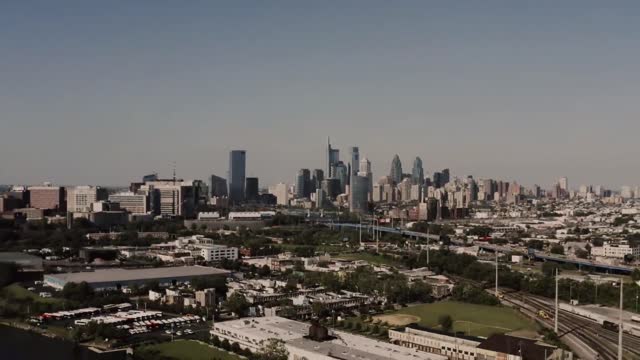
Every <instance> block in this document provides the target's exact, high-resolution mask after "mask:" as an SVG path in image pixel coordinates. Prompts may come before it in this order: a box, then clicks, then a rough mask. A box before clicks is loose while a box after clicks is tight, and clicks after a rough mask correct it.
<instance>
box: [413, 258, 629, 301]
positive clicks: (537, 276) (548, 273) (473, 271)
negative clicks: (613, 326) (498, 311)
mask: <svg viewBox="0 0 640 360" xmlns="http://www.w3.org/2000/svg"><path fill="white" fill-rule="evenodd" d="M430 255H431V256H430V262H429V264H427V262H426V252H424V251H423V252H421V253H419V254H412V255H409V256H408V257H407V258H406V259H405V264H406V265H407V266H409V267H411V268H415V267H423V266H429V267H430V268H431V270H433V271H435V272H437V273H441V274H449V275H456V276H461V277H464V278H466V279H469V280H473V281H477V282H481V283H485V284H487V285H488V286H492V285H493V282H494V280H495V266H494V265H492V264H487V263H481V262H479V261H478V260H477V258H475V257H474V256H470V255H466V254H462V255H459V254H455V253H453V252H450V251H448V250H446V249H441V250H439V251H435V252H432V253H431V254H430ZM564 267H565V266H563V265H559V264H556V263H552V262H546V263H544V264H543V267H542V273H527V274H523V273H520V272H517V271H512V270H511V269H509V268H508V267H507V266H504V265H500V266H499V268H498V271H499V285H500V286H504V287H508V288H511V289H514V290H518V291H525V292H529V293H531V294H534V295H539V296H545V297H550V298H551V297H554V296H555V280H554V278H553V276H554V273H555V270H556V268H557V269H558V271H562V270H563V269H564ZM632 278H634V279H640V270H637V271H634V274H633V275H632ZM596 287H597V291H596ZM624 290H625V293H624V303H625V307H626V308H627V309H628V310H632V311H635V310H636V295H638V294H640V287H639V286H626V287H625V288H624ZM458 291H460V290H458ZM463 293H464V292H463ZM619 293H620V289H619V288H618V287H617V286H615V285H613V284H610V283H607V284H600V285H596V284H595V283H594V282H592V281H583V282H578V281H574V280H570V279H561V280H560V281H559V297H560V299H562V300H564V301H569V300H571V299H576V300H578V301H580V302H581V303H592V304H602V305H607V306H616V305H617V304H618V301H619ZM470 297H471V296H469V298H470ZM462 298H467V296H464V297H462Z"/></svg>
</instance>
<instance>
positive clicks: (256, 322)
mask: <svg viewBox="0 0 640 360" xmlns="http://www.w3.org/2000/svg"><path fill="white" fill-rule="evenodd" d="M309 327H310V324H307V323H303V322H299V321H294V320H289V319H285V318H282V317H278V316H268V317H262V318H252V319H243V320H232V321H225V322H218V323H216V324H215V328H218V329H228V330H231V331H232V332H236V333H238V332H241V333H242V335H243V336H247V337H248V338H251V339H255V340H257V341H261V340H267V339H270V338H278V339H282V340H284V341H285V342H286V344H287V346H289V347H292V348H298V349H301V350H304V351H308V352H313V353H316V354H323V355H325V356H327V355H329V354H331V356H332V357H335V358H338V359H353V360H365V359H371V360H388V359H394V360H418V359H422V360H445V359H446V358H447V357H446V356H441V355H436V354H430V353H426V352H421V351H417V350H414V349H409V348H405V347H402V346H398V345H393V344H390V343H387V342H382V341H377V340H374V339H370V338H367V337H364V336H359V335H354V334H349V333H346V332H342V331H334V330H330V334H331V335H332V336H333V337H334V339H333V340H329V341H323V342H318V341H314V340H311V339H308V338H306V336H307V335H308V333H309Z"/></svg>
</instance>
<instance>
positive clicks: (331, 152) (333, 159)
mask: <svg viewBox="0 0 640 360" xmlns="http://www.w3.org/2000/svg"><path fill="white" fill-rule="evenodd" d="M338 161H340V150H338V149H334V148H332V147H331V140H330V139H329V138H327V173H326V174H327V177H335V175H336V174H334V173H333V169H335V167H336V165H338Z"/></svg>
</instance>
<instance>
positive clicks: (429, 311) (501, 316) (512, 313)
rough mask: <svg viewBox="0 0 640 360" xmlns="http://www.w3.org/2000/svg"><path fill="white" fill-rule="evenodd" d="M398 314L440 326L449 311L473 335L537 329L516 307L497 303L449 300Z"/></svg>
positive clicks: (457, 327) (460, 327)
mask: <svg viewBox="0 0 640 360" xmlns="http://www.w3.org/2000/svg"><path fill="white" fill-rule="evenodd" d="M396 314H401V315H404V316H402V317H401V318H400V319H399V320H404V321H405V322H407V321H409V322H410V320H411V319H412V317H413V319H415V320H418V319H419V321H417V322H418V324H420V325H422V326H426V327H431V328H438V327H439V325H438V318H439V317H440V316H441V315H450V316H451V318H452V319H453V329H454V330H455V331H463V332H465V333H467V334H468V335H472V336H484V337H487V336H489V335H491V334H493V333H507V332H511V331H515V330H528V331H536V329H537V328H536V325H535V324H534V323H533V322H531V321H529V320H528V319H527V318H525V317H524V316H523V315H521V314H520V313H518V312H517V311H516V310H513V309H510V308H507V307H498V306H486V305H475V304H466V303H458V302H449V301H446V302H439V303H433V304H425V305H418V306H412V307H408V308H405V309H402V310H400V311H398V312H396ZM390 315H393V314H390ZM406 315H410V316H409V317H407V316H406ZM381 320H382V321H387V322H389V323H392V321H390V320H393V319H392V318H389V315H383V318H381ZM398 325H400V324H398Z"/></svg>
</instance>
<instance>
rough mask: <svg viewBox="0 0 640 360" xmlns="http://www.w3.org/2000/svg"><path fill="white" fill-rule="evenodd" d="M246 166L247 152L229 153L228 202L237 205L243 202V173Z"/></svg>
mask: <svg viewBox="0 0 640 360" xmlns="http://www.w3.org/2000/svg"><path fill="white" fill-rule="evenodd" d="M246 166H247V152H246V151H245V150H232V151H231V152H230V153H229V176H228V177H227V179H228V183H229V200H231V202H232V203H235V204H238V203H241V202H242V201H244V185H245V172H246Z"/></svg>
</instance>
